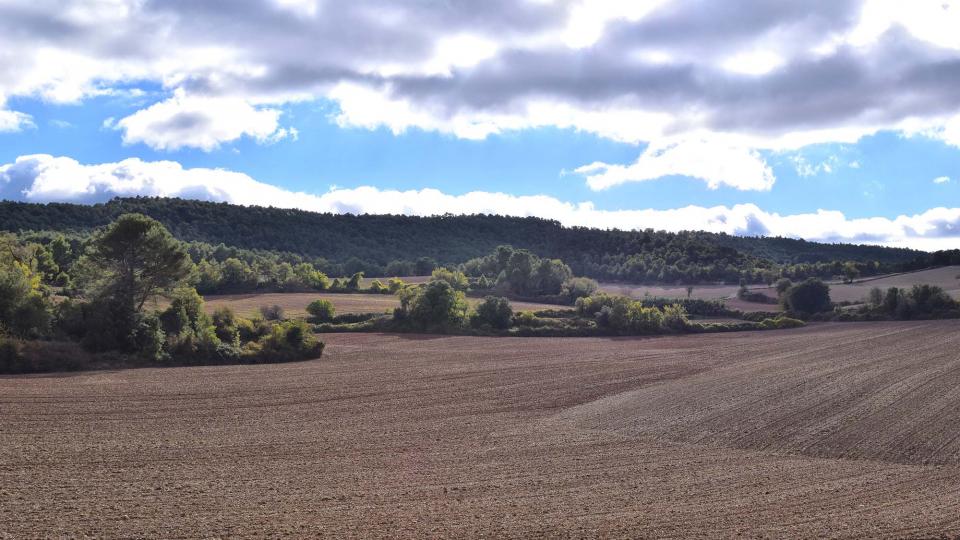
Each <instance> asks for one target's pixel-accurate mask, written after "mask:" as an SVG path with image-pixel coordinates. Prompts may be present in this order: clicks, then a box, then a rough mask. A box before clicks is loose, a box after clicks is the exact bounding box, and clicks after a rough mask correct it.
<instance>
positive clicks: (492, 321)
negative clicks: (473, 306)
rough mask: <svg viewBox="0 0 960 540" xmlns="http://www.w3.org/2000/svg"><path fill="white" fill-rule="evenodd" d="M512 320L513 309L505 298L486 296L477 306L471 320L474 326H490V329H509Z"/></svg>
mask: <svg viewBox="0 0 960 540" xmlns="http://www.w3.org/2000/svg"><path fill="white" fill-rule="evenodd" d="M512 319H513V308H512V307H510V301H509V300H507V299H506V298H502V297H495V296H488V297H486V298H484V299H483V302H481V303H480V304H479V305H477V311H476V313H474V315H473V317H472V318H471V323H472V324H473V325H474V326H483V325H485V324H486V325H490V326H491V327H492V328H499V329H504V328H509V327H510V322H511V320H512Z"/></svg>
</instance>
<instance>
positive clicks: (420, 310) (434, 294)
mask: <svg viewBox="0 0 960 540" xmlns="http://www.w3.org/2000/svg"><path fill="white" fill-rule="evenodd" d="M413 289H415V292H414V293H413V295H412V297H411V296H409V295H406V297H405V295H404V293H405V292H406V291H408V290H413ZM400 292H401V298H400V300H401V305H404V304H406V306H407V308H406V309H407V312H408V313H409V318H410V320H412V321H413V322H414V323H416V324H418V325H419V326H420V327H422V328H451V327H457V326H460V325H461V324H463V321H464V318H465V317H466V314H467V301H466V298H465V297H464V295H463V293H462V292H460V291H458V290H456V289H454V288H453V287H451V286H450V284H449V283H447V282H446V281H431V282H430V283H427V284H425V285H423V286H422V287H416V288H414V287H407V288H405V289H403V290H401V291H400Z"/></svg>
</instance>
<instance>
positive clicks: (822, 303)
mask: <svg viewBox="0 0 960 540" xmlns="http://www.w3.org/2000/svg"><path fill="white" fill-rule="evenodd" d="M783 304H784V307H786V308H787V309H788V310H789V311H791V312H794V313H800V314H804V315H812V314H814V313H820V312H823V311H830V308H831V303H830V287H829V286H828V285H827V284H826V283H824V282H823V281H821V280H819V279H817V278H808V279H806V280H804V281H802V282H800V283H797V284H796V285H792V286H791V287H790V288H789V289H787V292H786V293H784V295H783Z"/></svg>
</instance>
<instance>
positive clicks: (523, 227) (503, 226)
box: [0, 198, 960, 292]
mask: <svg viewBox="0 0 960 540" xmlns="http://www.w3.org/2000/svg"><path fill="white" fill-rule="evenodd" d="M129 212H139V213H143V214H146V215H149V216H151V217H153V218H155V219H158V220H159V221H161V222H162V223H164V224H165V225H166V226H167V227H168V228H169V229H170V230H171V231H172V232H173V234H174V235H175V236H177V237H178V238H180V239H183V240H188V241H197V242H207V243H209V244H213V245H215V244H219V243H224V244H227V245H231V246H236V247H237V248H244V249H247V250H269V251H274V252H276V253H280V252H284V253H288V254H296V256H301V257H308V258H310V257H325V258H326V259H325V260H324V261H320V260H318V259H312V260H311V262H316V263H318V265H317V269H318V270H320V271H323V272H325V273H326V274H328V275H349V274H351V273H354V272H357V271H363V272H365V273H366V275H369V276H382V275H384V274H385V273H386V268H385V266H387V265H390V264H393V263H395V264H393V265H392V267H391V272H389V273H388V275H403V274H407V273H408V270H409V266H406V264H408V263H409V261H410V259H412V258H414V257H418V258H417V259H416V262H415V263H409V264H412V265H413V270H414V272H413V273H415V274H417V275H429V274H430V272H432V271H433V269H434V268H435V267H436V266H437V262H436V261H441V262H444V263H447V264H457V263H461V262H464V261H467V260H469V259H471V258H475V257H480V256H482V255H484V254H486V253H489V252H490V251H491V250H493V249H495V248H496V246H498V245H501V244H511V245H514V246H517V247H518V248H521V249H527V250H530V251H531V252H533V253H537V254H538V255H539V256H541V257H545V258H550V259H552V258H557V259H562V260H564V261H565V262H566V263H567V264H568V265H570V267H571V269H572V270H573V272H574V274H576V275H582V276H589V277H593V278H598V279H616V280H626V281H632V282H644V283H652V282H661V283H677V282H680V283H703V282H719V281H724V282H728V283H736V282H737V281H738V280H739V279H740V278H745V279H746V280H747V281H748V282H750V283H765V282H772V281H774V280H775V279H776V278H777V277H781V276H783V277H789V278H791V279H794V280H801V279H805V278H807V277H811V276H816V277H822V278H830V277H833V276H838V275H841V274H842V272H843V264H844V262H846V261H852V262H854V263H855V265H856V268H857V270H858V271H859V272H860V274H861V275H862V276H867V275H875V274H877V273H883V272H888V271H894V270H899V269H905V268H903V267H904V266H911V267H912V268H923V267H927V266H931V265H942V264H951V262H950V261H960V251H958V252H957V253H956V254H953V255H951V252H943V253H942V254H941V255H937V254H933V255H927V254H924V253H922V252H918V251H912V250H906V249H893V248H884V247H877V246H853V245H848V244H819V243H814V242H806V241H803V240H795V239H790V238H745V237H738V236H729V235H725V234H712V233H705V232H681V233H667V232H663V231H653V230H649V229H648V230H645V231H617V230H613V231H604V230H598V229H588V228H582V227H575V228H564V227H561V226H560V224H559V223H557V222H556V221H549V220H544V219H538V218H513V217H502V216H484V215H475V216H435V217H415V216H377V215H363V216H355V215H332V214H317V213H311V212H304V211H299V210H283V209H276V208H258V207H240V206H233V205H229V204H224V203H210V202H201V201H188V200H179V199H157V198H136V199H115V200H113V201H110V202H109V203H106V204H98V205H91V206H85V205H73V204H57V203H54V204H47V205H37V204H29V203H18V202H2V203H0V230H9V231H20V230H24V231H30V230H32V231H42V230H58V231H90V230H92V229H94V228H96V227H100V226H103V225H106V224H108V223H110V222H111V221H112V220H114V219H116V218H117V217H118V216H120V215H121V214H124V213H129ZM316 231H323V233H322V234H316ZM46 241H47V242H49V239H47V240H46ZM209 244H208V245H209ZM55 258H56V257H55ZM219 260H221V261H222V260H223V259H219ZM194 261H195V262H197V258H194ZM326 261H335V262H326ZM319 263H322V264H319ZM58 264H60V263H59V262H58ZM291 264H294V263H293V262H292V261H291ZM954 264H958V263H956V262H955V263H954ZM60 266H61V267H63V266H64V265H63V264H60ZM401 270H402V272H401ZM468 274H470V275H479V274H472V273H470V272H468ZM498 274H499V272H498V273H493V274H492V273H487V274H486V275H487V276H488V277H489V278H496V277H497V276H498ZM200 290H201V292H211V291H207V290H204V289H202V288H201V289H200Z"/></svg>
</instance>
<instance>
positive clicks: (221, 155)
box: [0, 0, 960, 251]
mask: <svg viewBox="0 0 960 540" xmlns="http://www.w3.org/2000/svg"><path fill="white" fill-rule="evenodd" d="M56 6H57V4H56V3H52V2H45V1H39V2H29V3H28V2H20V1H13V2H8V3H5V4H4V5H2V6H0V30H2V32H0V45H2V46H3V49H4V50H6V51H10V54H9V55H8V56H6V57H5V58H4V59H0V66H2V67H4V68H6V69H0V199H3V200H15V201H23V202H74V203H94V202H104V201H106V200H109V199H110V198H113V197H115V196H121V197H123V196H173V197H180V198H187V199H197V200H209V201H216V202H229V203H233V204H241V205H250V204H255V205H258V206H273V207H277V208H298V209H302V210H308V211H319V212H331V213H356V214H362V213H367V214H396V215H442V214H446V213H451V214H455V215H460V214H464V215H469V214H481V213H482V214H496V215H508V216H518V217H525V216H533V217H541V218H544V219H550V220H555V221H558V222H560V223H561V224H563V225H564V226H568V227H569V226H589V227H592V228H600V229H613V228H616V229H619V230H643V229H647V228H652V229H655V230H666V231H672V232H676V231H681V230H691V231H697V230H703V231H707V232H723V233H727V234H731V235H737V236H771V237H777V236H779V237H786V238H802V239H805V240H809V241H814V242H825V243H851V244H864V245H885V246H893V247H905V248H911V249H918V250H923V251H935V250H941V249H956V248H960V202H958V201H960V185H958V184H960V96H958V95H957V93H956V91H955V87H956V84H955V83H956V81H957V80H958V77H960V39H958V38H957V36H956V32H955V29H956V28H957V27H958V26H960V4H958V3H957V2H944V1H927V2H917V3H911V4H910V5H905V4H902V3H897V2H890V1H886V0H865V1H840V2H810V3H804V4H802V5H794V4H769V3H767V2H761V1H750V0H742V1H738V2H736V3H734V4H729V3H728V4H725V5H723V6H720V5H718V4H712V5H703V4H702V3H698V2H693V1H682V0H674V1H666V0H657V1H651V2H645V3H633V2H629V3H628V2H593V3H587V2H580V1H573V0H569V1H564V0H557V1H545V0H536V1H534V0H529V1H525V2H521V3H519V4H513V3H509V4H503V5H501V4H500V3H492V4H487V5H482V6H478V5H476V4H471V3H464V4H458V3H445V4H443V5H442V6H441V5H439V4H436V3H433V2H410V3H403V4H395V3H389V2H380V1H369V2H360V3H356V2H352V3H346V2H336V1H332V0H330V1H325V2H318V1H313V0H261V1H255V0H250V1H247V2H243V3H229V4H228V5H226V6H220V5H218V4H217V3H215V2H211V3H201V4H193V3H178V2H170V3H155V2H142V1H134V0H105V1H102V2H97V3H75V4H73V5H69V6H66V7H65V8H62V9H61V8H60V7H58V8H56V9H54V8H55V7H56ZM61 7H62V6H61Z"/></svg>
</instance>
